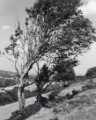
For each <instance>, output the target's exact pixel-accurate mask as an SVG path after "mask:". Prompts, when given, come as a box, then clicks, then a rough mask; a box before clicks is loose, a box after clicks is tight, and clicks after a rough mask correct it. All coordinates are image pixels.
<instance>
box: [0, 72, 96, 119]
mask: <svg viewBox="0 0 96 120" xmlns="http://www.w3.org/2000/svg"><path fill="white" fill-rule="evenodd" d="M5 74H6V72H5ZM5 74H4V72H0V76H1V77H2V79H1V80H0V85H1V86H0V120H96V78H92V79H91V78H90V79H87V78H86V77H79V78H78V77H77V80H76V81H75V82H74V83H71V84H70V85H69V86H68V87H66V88H65V87H64V86H63V85H62V83H59V84H58V83H55V84H54V85H53V86H51V87H52V88H53V89H50V90H49V91H46V92H45V93H43V96H46V97H47V98H50V99H49V100H48V103H47V105H46V106H45V107H42V106H41V105H40V104H38V103H35V100H36V99H35V96H36V94H37V93H36V86H35V85H34V84H33V85H32V86H29V87H27V88H26V89H25V97H26V108H25V110H24V114H23V115H20V114H19V111H18V102H17V87H16V81H15V79H14V74H13V75H12V74H11V73H8V74H6V75H5ZM9 74H10V75H9ZM9 83H10V84H9ZM54 93H55V94H54ZM51 95H54V97H52V96H51Z"/></svg>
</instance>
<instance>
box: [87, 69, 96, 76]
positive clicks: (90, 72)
mask: <svg viewBox="0 0 96 120" xmlns="http://www.w3.org/2000/svg"><path fill="white" fill-rule="evenodd" d="M86 77H87V78H95V77H96V67H93V68H90V69H88V71H87V72H86Z"/></svg>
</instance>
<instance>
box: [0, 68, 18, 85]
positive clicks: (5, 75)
mask: <svg viewBox="0 0 96 120" xmlns="http://www.w3.org/2000/svg"><path fill="white" fill-rule="evenodd" d="M15 76H16V73H15V72H10V71H4V70H0V87H8V86H12V85H15V84H16V83H17V82H16V79H15Z"/></svg>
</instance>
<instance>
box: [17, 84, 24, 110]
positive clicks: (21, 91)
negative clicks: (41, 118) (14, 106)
mask: <svg viewBox="0 0 96 120" xmlns="http://www.w3.org/2000/svg"><path fill="white" fill-rule="evenodd" d="M18 102H19V111H20V112H23V110H24V107H25V96H24V85H20V86H18Z"/></svg>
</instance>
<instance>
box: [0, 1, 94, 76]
mask: <svg viewBox="0 0 96 120" xmlns="http://www.w3.org/2000/svg"><path fill="white" fill-rule="evenodd" d="M82 1H83V2H84V5H83V6H82V8H81V9H82V11H83V13H84V15H85V16H86V17H88V18H89V19H90V20H91V21H92V23H93V24H94V26H95V25H96V24H95V23H96V0H82ZM34 2H36V0H0V50H3V48H4V47H5V46H6V45H7V44H8V39H9V37H10V35H11V34H12V31H13V30H14V27H15V25H16V22H17V21H18V20H20V21H21V22H22V21H23V22H24V17H25V8H26V7H28V6H32V5H33V4H34ZM79 60H80V65H79V66H78V67H76V73H77V74H84V73H85V72H86V70H87V69H88V68H90V67H93V66H96V45H93V46H92V49H91V50H90V51H89V52H88V53H86V54H84V55H83V56H80V57H79ZM0 69H3V70H10V71H12V70H14V67H13V66H12V65H11V64H10V62H9V61H8V60H7V59H5V58H2V57H0Z"/></svg>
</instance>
